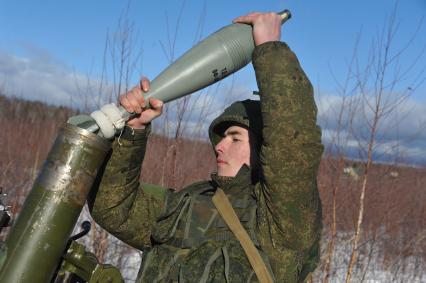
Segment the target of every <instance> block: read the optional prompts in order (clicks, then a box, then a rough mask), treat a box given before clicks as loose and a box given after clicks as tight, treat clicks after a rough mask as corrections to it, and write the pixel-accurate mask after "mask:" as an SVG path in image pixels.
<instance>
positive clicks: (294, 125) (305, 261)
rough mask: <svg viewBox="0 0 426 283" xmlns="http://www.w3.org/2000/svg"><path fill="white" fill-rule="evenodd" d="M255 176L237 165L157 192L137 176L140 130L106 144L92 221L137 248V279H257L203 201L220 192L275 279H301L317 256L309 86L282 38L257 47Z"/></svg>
mask: <svg viewBox="0 0 426 283" xmlns="http://www.w3.org/2000/svg"><path fill="white" fill-rule="evenodd" d="M253 66H254V69H255V73H256V79H257V83H258V86H259V93H260V100H261V109H262V118H263V143H262V145H261V151H260V160H261V166H262V174H263V177H262V178H261V181H260V182H258V183H256V184H252V183H251V178H250V173H249V171H250V170H249V169H248V167H247V166H243V167H242V168H241V169H240V171H239V172H238V174H237V176H236V177H234V178H219V177H217V176H215V175H214V174H213V175H212V180H211V181H206V182H200V183H196V184H193V185H190V186H188V187H187V188H184V189H183V190H181V191H179V192H173V191H172V190H169V191H167V192H166V193H165V196H164V198H158V197H156V196H155V191H153V190H151V189H150V188H151V187H150V186H144V185H141V183H140V181H139V177H140V171H141V163H142V161H143V157H144V153H145V146H146V141H147V137H148V131H143V130H138V131H135V133H134V135H131V134H129V131H127V132H125V133H124V137H122V139H121V145H119V144H118V143H117V142H114V144H113V149H112V154H111V156H110V158H109V162H108V163H107V165H106V168H105V171H104V174H103V176H102V179H101V182H100V185H99V188H98V190H97V191H96V190H94V192H93V195H92V196H91V198H90V200H89V205H90V207H91V212H92V215H93V217H94V219H95V220H96V221H97V222H98V223H99V224H100V225H101V226H102V227H103V228H105V229H106V230H108V231H109V232H110V233H112V234H113V235H115V236H116V237H117V238H119V239H121V240H123V241H124V242H126V243H128V244H129V245H131V246H133V247H135V248H138V249H141V250H142V251H144V255H143V260H142V266H141V269H140V271H139V275H138V280H139V281H138V282H257V278H256V276H255V274H254V273H253V270H252V268H251V266H250V264H249V262H248V260H247V258H246V257H245V254H244V251H243V250H242V248H241V246H240V245H239V243H238V241H237V240H236V238H235V237H234V236H233V235H232V234H231V232H230V231H229V230H228V228H227V227H226V225H225V223H224V222H223V220H222V219H221V217H220V216H218V215H217V211H216V209H215V207H214V205H213V203H212V201H211V196H212V195H213V194H214V191H215V188H216V187H218V186H219V187H221V188H222V189H224V191H225V192H226V194H227V195H228V197H229V198H230V200H231V203H232V204H233V207H234V209H235V210H236V212H237V215H238V216H239V218H240V221H241V222H242V223H243V225H244V226H245V228H246V229H247V230H248V232H249V235H250V236H251V238H252V240H253V241H254V243H255V244H256V246H257V247H258V249H259V250H260V252H261V254H262V256H263V257H264V259H265V261H266V263H267V265H268V268H269V269H270V270H272V273H273V276H274V278H275V281H276V282H302V281H303V280H304V279H305V278H306V276H307V275H308V273H309V272H311V271H312V270H313V269H314V268H315V267H316V265H317V263H318V260H319V240H320V233H321V202H320V199H319V194H318V190H317V185H316V174H317V170H318V166H319V162H320V158H321V154H322V150H323V147H322V145H321V131H320V128H319V127H318V126H317V125H316V114H317V110H316V106H315V102H314V98H313V89H312V85H311V83H310V82H309V80H308V79H307V77H306V75H305V73H304V72H303V70H302V69H301V67H300V65H299V62H298V60H297V58H296V56H295V55H294V53H293V52H292V51H291V50H290V49H289V48H288V46H287V45H286V44H285V43H282V42H268V43H264V44H262V45H260V46H257V47H256V49H255V51H254V53H253Z"/></svg>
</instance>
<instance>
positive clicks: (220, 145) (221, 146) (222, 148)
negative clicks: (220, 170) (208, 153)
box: [214, 138, 225, 154]
mask: <svg viewBox="0 0 426 283" xmlns="http://www.w3.org/2000/svg"><path fill="white" fill-rule="evenodd" d="M214 149H215V151H216V154H219V153H223V152H224V151H225V139H224V138H223V139H221V140H220V142H219V143H218V144H216V146H215V147H214Z"/></svg>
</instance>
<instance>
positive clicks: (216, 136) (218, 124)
mask: <svg viewBox="0 0 426 283" xmlns="http://www.w3.org/2000/svg"><path fill="white" fill-rule="evenodd" d="M234 125H237V126H242V127H245V128H247V129H248V130H249V133H250V137H251V138H255V139H256V141H255V144H256V148H257V149H259V148H258V147H259V146H260V145H261V144H262V127H263V123H262V115H261V110H260V102H259V101H258V100H250V99H247V100H243V101H237V102H234V103H232V104H231V105H230V106H229V107H228V108H226V109H225V111H224V112H223V113H222V114H221V115H220V116H219V117H217V118H216V119H214V120H213V122H212V123H211V124H210V127H209V137H210V141H211V143H212V145H213V147H215V146H216V145H217V144H218V143H219V142H220V140H221V139H222V137H223V133H224V132H225V131H226V129H227V128H229V127H230V126H234Z"/></svg>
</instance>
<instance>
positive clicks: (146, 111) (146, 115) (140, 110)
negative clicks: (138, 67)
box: [119, 78, 164, 129]
mask: <svg viewBox="0 0 426 283" xmlns="http://www.w3.org/2000/svg"><path fill="white" fill-rule="evenodd" d="M149 88H150V83H149V80H148V79H147V78H142V79H141V80H140V83H139V85H138V86H135V87H134V88H132V89H131V90H130V91H128V92H127V93H125V94H122V95H120V97H119V101H120V104H121V105H122V106H123V107H124V108H125V109H126V110H127V111H128V112H133V113H137V115H136V116H135V117H134V118H132V119H130V120H128V121H127V123H126V124H127V125H128V126H130V127H132V128H135V129H144V128H145V127H146V125H148V124H149V123H150V122H151V121H152V120H154V119H155V118H157V117H158V116H160V115H161V113H163V104H164V103H163V102H162V101H161V100H158V99H155V98H152V97H151V98H150V99H149V104H150V108H146V101H145V98H144V93H145V92H147V91H148V90H149Z"/></svg>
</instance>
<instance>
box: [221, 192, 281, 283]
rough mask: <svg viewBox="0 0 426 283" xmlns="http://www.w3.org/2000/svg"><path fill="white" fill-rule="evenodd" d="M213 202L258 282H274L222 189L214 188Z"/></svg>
mask: <svg viewBox="0 0 426 283" xmlns="http://www.w3.org/2000/svg"><path fill="white" fill-rule="evenodd" d="M213 203H214V205H215V206H216V209H217V210H218V211H219V214H220V215H221V216H222V218H223V220H224V221H225V223H226V224H227V225H228V227H229V229H230V230H231V231H232V233H234V235H235V237H237V239H238V241H239V242H240V244H241V246H242V247H243V250H244V252H245V253H246V255H247V258H248V260H249V262H250V264H251V266H252V267H253V270H254V272H255V273H256V275H257V279H259V282H261V283H272V282H274V281H273V279H272V276H271V274H270V273H269V271H268V268H267V267H266V264H265V262H264V261H263V259H262V257H261V256H260V254H259V251H258V250H257V248H256V247H255V246H254V244H253V241H252V240H251V239H250V236H249V235H248V233H247V231H246V230H245V229H244V227H243V225H242V224H241V222H240V220H239V219H238V216H237V214H236V213H235V211H234V209H233V208H232V205H231V203H230V202H229V199H228V197H227V196H226V194H225V193H224V192H223V190H222V189H220V188H218V189H217V190H216V193H215V194H214V196H213Z"/></svg>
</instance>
